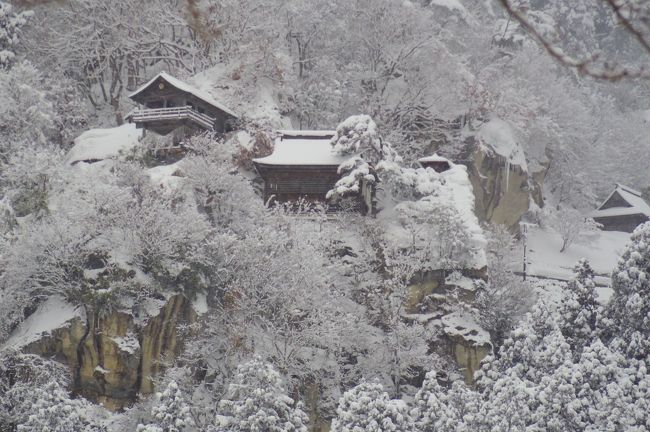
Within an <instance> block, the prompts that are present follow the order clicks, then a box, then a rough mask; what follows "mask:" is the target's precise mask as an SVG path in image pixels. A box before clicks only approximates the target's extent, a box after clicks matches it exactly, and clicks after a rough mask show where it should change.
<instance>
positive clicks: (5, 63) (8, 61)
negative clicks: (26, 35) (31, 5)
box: [0, 1, 33, 69]
mask: <svg viewBox="0 0 650 432" xmlns="http://www.w3.org/2000/svg"><path fill="white" fill-rule="evenodd" d="M32 15H33V12H32V11H29V10H26V11H21V12H18V11H16V10H15V8H14V6H13V5H12V4H11V3H10V2H6V1H2V2H0V67H2V68H3V69H8V68H10V67H11V66H12V65H13V63H14V62H15V60H16V48H17V47H18V44H19V43H20V29H21V27H23V26H24V25H25V24H27V20H28V19H29V18H30V17H31V16H32Z"/></svg>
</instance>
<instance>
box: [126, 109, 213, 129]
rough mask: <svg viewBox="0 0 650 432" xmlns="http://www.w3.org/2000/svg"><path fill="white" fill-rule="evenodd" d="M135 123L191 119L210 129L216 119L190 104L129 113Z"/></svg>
mask: <svg viewBox="0 0 650 432" xmlns="http://www.w3.org/2000/svg"><path fill="white" fill-rule="evenodd" d="M129 115H130V116H131V118H132V120H133V121H134V122H135V123H144V122H150V121H164V120H181V119H190V120H192V121H194V122H196V123H198V124H199V125H201V126H203V127H204V128H206V129H208V130H212V129H213V128H214V122H215V119H213V118H212V117H210V116H209V115H207V114H202V113H200V112H198V111H196V110H194V109H193V108H192V107H190V106H184V107H174V108H145V109H140V110H135V111H133V112H131V113H129Z"/></svg>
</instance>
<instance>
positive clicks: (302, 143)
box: [253, 130, 350, 167]
mask: <svg viewBox="0 0 650 432" xmlns="http://www.w3.org/2000/svg"><path fill="white" fill-rule="evenodd" d="M278 133H279V134H280V136H279V137H278V138H277V139H276V140H275V146H274V148H273V153H272V154H271V155H269V156H266V157H263V158H257V159H253V162H254V163H255V164H256V165H266V166H293V167H298V166H322V167H326V166H336V167H338V166H339V165H340V164H341V163H342V162H344V161H345V160H347V159H349V158H350V156H342V155H338V154H336V153H334V152H333V150H332V145H331V144H330V141H331V139H332V137H333V136H334V134H335V131H303V130H281V131H278Z"/></svg>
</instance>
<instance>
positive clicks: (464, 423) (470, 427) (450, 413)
mask: <svg viewBox="0 0 650 432" xmlns="http://www.w3.org/2000/svg"><path fill="white" fill-rule="evenodd" d="M480 396H481V395H480V394H479V393H478V392H476V391H474V390H473V389H471V388H469V387H468V386H467V385H466V384H465V382H464V381H454V382H453V383H452V385H451V388H450V389H449V391H448V392H447V393H446V394H445V396H444V397H443V398H442V402H443V403H444V405H445V407H446V408H447V409H445V410H443V411H442V412H441V413H440V418H439V420H438V422H437V426H438V428H439V429H436V430H440V431H451V430H453V431H455V432H473V431H476V430H479V427H480V424H481V418H480V416H479V413H480V407H481V398H480Z"/></svg>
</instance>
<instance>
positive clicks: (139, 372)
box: [23, 294, 197, 410]
mask: <svg viewBox="0 0 650 432" xmlns="http://www.w3.org/2000/svg"><path fill="white" fill-rule="evenodd" d="M85 315H86V320H85V321H84V320H83V319H82V318H80V317H76V318H74V319H73V320H71V321H69V322H68V323H67V325H66V326H64V327H62V328H59V329H56V330H53V331H52V332H50V334H49V335H48V336H44V337H43V338H41V339H39V340H37V341H35V342H32V343H30V344H28V345H27V346H25V347H24V348H23V350H24V351H26V352H30V353H33V354H39V355H42V356H46V357H52V358H55V359H57V360H59V361H61V362H64V363H67V364H68V365H69V367H70V369H71V372H72V375H73V378H74V380H73V389H72V390H73V391H74V392H76V393H77V394H80V395H82V396H84V397H86V398H88V399H90V400H92V401H95V402H98V403H101V404H102V405H104V406H105V407H106V408H108V409H112V410H119V409H122V408H124V407H126V406H128V405H129V404H131V403H132V402H133V401H134V400H135V398H136V396H137V395H138V394H149V393H152V392H153V391H154V385H153V381H152V379H153V378H154V377H155V376H156V375H158V374H159V373H160V372H161V371H162V369H163V367H164V364H165V360H173V359H174V358H175V357H176V356H177V355H178V354H179V353H180V351H181V349H182V342H181V341H182V339H181V338H179V331H180V330H179V329H180V327H181V326H183V325H185V324H193V323H195V322H196V320H197V314H196V312H195V311H194V309H193V308H192V304H191V302H190V301H189V300H188V299H187V298H186V297H185V296H183V295H180V294H178V295H174V296H172V297H170V298H169V299H168V300H167V301H166V302H165V303H164V305H163V306H162V308H161V309H160V310H159V311H158V314H157V315H155V316H153V317H151V318H149V319H148V320H147V321H146V322H144V323H140V322H138V320H136V319H135V318H134V317H133V316H132V315H130V314H128V313H125V312H119V311H111V312H107V313H102V311H101V310H100V311H96V310H93V309H91V308H87V309H86V314H85Z"/></svg>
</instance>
